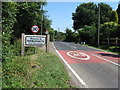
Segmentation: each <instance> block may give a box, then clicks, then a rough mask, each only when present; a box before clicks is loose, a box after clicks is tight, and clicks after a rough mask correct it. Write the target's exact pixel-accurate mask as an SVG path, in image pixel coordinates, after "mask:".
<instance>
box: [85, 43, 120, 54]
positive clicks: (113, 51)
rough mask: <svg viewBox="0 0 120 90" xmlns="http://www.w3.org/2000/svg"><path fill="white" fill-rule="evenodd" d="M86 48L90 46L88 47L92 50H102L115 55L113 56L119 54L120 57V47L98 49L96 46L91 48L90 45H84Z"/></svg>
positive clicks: (101, 47)
mask: <svg viewBox="0 0 120 90" xmlns="http://www.w3.org/2000/svg"><path fill="white" fill-rule="evenodd" d="M84 46H88V47H91V48H96V49H101V50H104V51H107V52H110V53H113V54H119V55H120V47H117V48H116V47H115V46H111V47H108V46H100V47H99V48H98V47H94V46H90V45H88V44H84Z"/></svg>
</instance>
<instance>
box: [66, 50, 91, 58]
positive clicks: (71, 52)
mask: <svg viewBox="0 0 120 90" xmlns="http://www.w3.org/2000/svg"><path fill="white" fill-rule="evenodd" d="M71 54H73V55H71ZM67 55H68V56H70V57H72V58H75V59H80V60H89V59H90V56H89V55H87V54H85V53H82V52H76V51H69V52H67ZM81 56H83V57H81ZM84 56H85V57H84Z"/></svg>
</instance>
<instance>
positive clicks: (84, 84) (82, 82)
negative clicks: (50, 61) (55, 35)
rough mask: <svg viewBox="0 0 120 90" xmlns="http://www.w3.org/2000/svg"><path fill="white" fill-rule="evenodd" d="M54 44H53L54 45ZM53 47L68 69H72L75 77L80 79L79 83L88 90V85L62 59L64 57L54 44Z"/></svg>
mask: <svg viewBox="0 0 120 90" xmlns="http://www.w3.org/2000/svg"><path fill="white" fill-rule="evenodd" d="M52 44H53V43H52ZM53 47H54V49H55V51H56V52H57V53H58V55H59V56H60V58H61V59H62V60H63V62H64V63H65V64H66V65H67V66H68V68H69V69H70V71H71V72H72V73H73V74H74V75H75V77H76V78H77V79H78V81H79V82H80V83H81V84H82V85H83V86H84V87H86V88H88V86H87V85H86V83H85V82H84V81H83V80H82V78H81V77H80V76H79V75H78V74H77V73H76V72H75V71H74V69H73V68H72V67H71V66H70V65H69V64H68V63H67V62H66V61H65V59H64V58H63V57H62V55H61V54H60V53H59V52H58V50H57V49H56V47H55V46H54V44H53Z"/></svg>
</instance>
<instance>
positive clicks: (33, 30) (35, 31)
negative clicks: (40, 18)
mask: <svg viewBox="0 0 120 90" xmlns="http://www.w3.org/2000/svg"><path fill="white" fill-rule="evenodd" d="M39 30H40V29H39V27H38V26H37V25H33V26H32V28H31V31H32V32H33V33H38V32H39Z"/></svg>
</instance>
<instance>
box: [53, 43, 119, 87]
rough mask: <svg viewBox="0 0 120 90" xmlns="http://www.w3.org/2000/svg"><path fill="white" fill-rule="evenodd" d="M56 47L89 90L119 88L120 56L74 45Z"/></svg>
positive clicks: (57, 45) (60, 44) (56, 44)
mask: <svg viewBox="0 0 120 90" xmlns="http://www.w3.org/2000/svg"><path fill="white" fill-rule="evenodd" d="M54 46H55V48H56V49H57V51H58V53H59V54H60V56H61V57H62V59H64V60H65V62H66V63H67V64H68V66H70V68H72V69H73V73H74V71H75V73H76V74H77V75H78V76H76V78H78V79H79V77H80V80H81V79H82V81H81V83H83V84H86V86H87V87H88V88H118V86H119V84H118V81H119V80H118V67H119V66H120V64H119V63H118V59H120V56H118V55H113V54H111V53H108V52H104V51H102V50H98V49H93V48H90V47H87V46H82V45H79V44H74V43H67V42H54ZM80 80H79V81H80Z"/></svg>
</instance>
